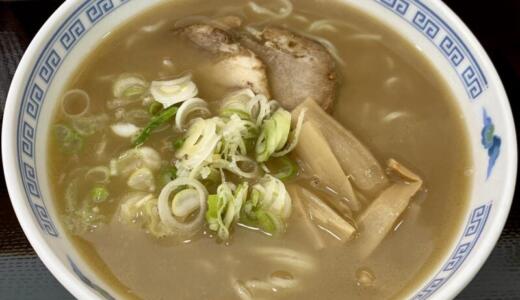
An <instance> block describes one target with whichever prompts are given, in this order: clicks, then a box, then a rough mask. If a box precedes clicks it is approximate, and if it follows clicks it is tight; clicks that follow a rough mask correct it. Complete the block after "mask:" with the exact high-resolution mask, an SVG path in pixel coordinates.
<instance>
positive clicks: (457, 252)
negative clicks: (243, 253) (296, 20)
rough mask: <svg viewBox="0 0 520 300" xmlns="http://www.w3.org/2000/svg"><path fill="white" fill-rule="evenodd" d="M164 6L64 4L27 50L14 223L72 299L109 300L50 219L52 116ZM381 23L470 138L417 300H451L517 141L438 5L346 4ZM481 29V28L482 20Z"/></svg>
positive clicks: (8, 156)
mask: <svg viewBox="0 0 520 300" xmlns="http://www.w3.org/2000/svg"><path fill="white" fill-rule="evenodd" d="M161 1H162V0H67V1H66V2H65V3H64V4H63V5H62V6H61V7H60V8H59V9H58V10H57V11H56V12H55V13H54V14H53V15H52V16H51V17H50V18H49V20H48V21H47V22H46V23H45V25H44V26H43V27H42V29H41V30H40V32H38V34H37V35H36V37H35V38H34V40H33V41H32V43H31V45H30V46H29V48H28V49H27V51H26V53H25V55H24V57H23V59H22V61H21V62H20V65H19V67H18V70H17V71H16V74H15V77H14V79H13V82H12V85H11V89H10V91H9V96H8V99H7V104H6V108H5V113H4V121H3V128H2V157H3V164H4V173H5V178H6V181H7V186H8V189H9V194H10V196H11V201H12V204H13V207H14V209H15V211H16V215H17V216H18V219H19V221H20V223H21V225H22V227H23V230H24V232H25V234H26V235H27V237H28V239H29V241H30V242H31V244H32V246H33V247H34V249H35V250H36V252H37V253H38V255H39V256H40V258H41V259H42V261H43V262H44V263H45V265H46V266H47V267H48V268H49V270H50V271H51V272H52V273H53V274H54V276H56V278H57V279H58V280H59V281H60V282H61V283H62V284H63V285H64V286H65V287H66V288H67V289H68V290H69V291H70V292H71V293H72V294H73V295H74V296H76V297H77V298H80V299H103V298H106V299H113V298H114V297H117V295H116V294H115V293H114V291H113V290H111V289H110V287H109V286H107V285H106V284H105V283H103V282H102V281H101V280H100V279H99V278H97V277H96V275H95V274H94V273H92V272H91V270H90V268H89V267H88V266H87V265H86V264H85V263H84V262H83V261H82V260H81V259H80V257H79V256H78V255H77V253H76V252H75V250H74V249H73V247H72V246H71V243H70V242H69V241H68V240H67V239H66V238H65V235H64V231H63V228H61V226H60V224H59V222H58V221H57V219H56V212H55V210H54V205H53V202H52V201H51V194H50V191H49V182H48V179H47V176H46V173H47V172H46V167H47V166H46V157H47V147H46V139H47V133H48V130H49V125H50V119H51V112H52V110H53V107H54V106H55V104H56V99H58V97H57V96H58V95H59V94H60V93H61V91H62V90H63V89H64V86H65V84H66V83H67V78H68V77H69V76H70V75H71V74H72V72H73V71H74V69H75V68H76V66H77V65H78V63H79V62H80V61H81V60H82V59H83V58H85V56H86V55H88V54H89V53H90V52H91V51H92V50H93V49H94V48H95V47H96V46H97V44H98V43H99V42H100V41H101V40H102V39H103V37H104V36H105V35H106V34H107V33H109V32H110V31H111V30H113V29H114V28H115V27H117V26H118V25H120V24H122V23H124V22H126V21H127V20H129V19H131V18H132V16H134V15H137V14H139V13H140V12H142V11H143V10H146V9H147V8H149V7H151V6H154V5H156V4H157V3H159V2H161ZM343 1H345V2H347V3H349V4H350V5H352V6H355V7H357V8H359V9H361V10H362V11H365V12H366V13H367V14H368V15H372V16H374V17H375V18H377V19H379V20H381V21H382V22H384V23H385V24H386V25H387V26H389V27H391V28H393V29H395V30H396V31H397V32H399V33H400V34H401V35H402V36H404V37H406V38H407V39H408V40H410V41H411V42H413V43H414V44H415V45H416V46H417V48H419V49H421V51H423V52H424V54H425V55H426V56H427V57H428V58H429V59H430V60H431V61H432V62H433V63H434V65H435V67H436V68H438V69H439V70H440V71H442V74H443V76H444V79H445V81H446V82H447V83H448V84H449V86H450V88H451V89H452V91H453V94H454V95H455V96H456V99H457V101H458V106H459V107H460V109H461V111H462V112H463V114H464V117H465V120H466V126H467V128H468V129H469V133H470V141H471V149H472V155H473V159H474V164H475V173H474V182H473V189H472V192H471V203H470V205H469V208H468V210H467V212H466V213H465V216H464V218H465V219H466V220H467V221H465V222H464V224H463V225H462V226H461V227H460V228H458V229H457V230H458V232H459V233H458V238H457V239H456V240H454V241H453V243H452V245H451V251H450V253H449V255H447V256H446V258H445V259H444V263H443V264H441V265H439V266H438V267H437V268H436V271H435V272H433V273H432V274H431V276H430V278H429V279H428V280H426V281H425V282H424V283H423V284H422V286H421V287H420V288H419V289H418V290H416V291H414V292H413V293H412V294H410V295H409V297H410V298H413V299H427V298H428V299H443V300H444V299H449V298H453V297H455V296H456V295H457V293H459V292H460V291H461V289H462V288H464V286H466V284H467V283H468V282H469V281H470V280H471V279H472V278H473V276H474V275H475V274H476V273H477V271H478V270H479V269H480V267H481V266H482V264H483V263H484V261H485V260H486V258H487V257H488V255H489V254H490V252H491V250H492V248H493V247H494V245H495V243H496V241H497V239H498V237H499V235H500V232H501V231H502V228H503V226H504V223H505V221H506V218H507V215H508V212H509V208H510V205H511V200H512V197H513V191H514V185H515V180H516V168H517V149H516V135H515V127H514V124H513V119H512V115H511V110H510V107H509V103H508V99H507V96H506V94H505V92H504V88H503V86H502V83H501V81H500V79H499V77H498V75H497V73H496V71H495V68H494V67H493V65H492V63H491V61H490V60H489V58H488V56H487V55H486V53H485V52H484V50H483V49H482V47H481V46H480V44H479V43H478V41H477V40H476V39H475V37H474V36H473V35H472V34H471V32H470V31H469V30H468V28H466V26H465V25H464V24H463V23H462V22H461V21H460V20H459V19H458V18H457V16H456V15H455V14H454V13H453V12H452V11H451V10H450V9H449V8H448V7H446V6H445V5H444V4H443V3H442V2H441V1H437V0H343ZM484 21H485V20H484Z"/></svg>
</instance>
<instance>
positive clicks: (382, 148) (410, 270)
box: [49, 0, 472, 299]
mask: <svg viewBox="0 0 520 300" xmlns="http://www.w3.org/2000/svg"><path fill="white" fill-rule="evenodd" d="M262 5H263V6H266V7H270V8H273V9H274V8H276V7H279V6H280V2H277V1H265V2H262ZM226 15H234V16H239V17H241V18H242V19H243V22H244V23H245V24H243V25H248V24H256V25H258V24H259V23H260V24H261V25H262V26H263V25H267V24H275V25H281V26H284V27H287V28H288V29H290V30H292V31H295V32H300V33H303V34H308V35H312V36H314V37H319V38H324V39H326V40H328V41H329V42H330V43H332V44H333V45H334V46H335V48H336V49H337V55H338V56H339V57H340V58H341V60H342V61H341V62H340V61H337V62H336V68H337V71H338V75H339V76H338V77H339V82H340V83H339V89H338V93H337V97H336V102H335V105H334V107H333V109H332V115H333V116H334V118H335V119H336V120H338V121H339V122H340V123H341V124H342V125H344V126H345V127H346V128H348V129H349V130H350V131H351V132H352V133H354V134H355V135H356V137H357V138H358V139H360V140H361V141H362V142H363V143H364V144H365V145H366V146H367V148H368V149H370V150H371V152H372V153H373V154H374V155H375V157H376V158H377V160H378V161H379V162H380V163H381V164H385V163H386V161H387V160H388V159H390V158H395V159H396V160H398V161H399V162H401V163H403V164H404V165H406V166H407V167H408V168H410V169H411V170H413V171H414V172H415V173H417V174H418V175H419V176H420V177H421V178H422V180H423V181H424V185H423V186H422V188H421V190H420V192H419V193H418V194H417V195H415V196H414V198H413V199H412V201H411V202H410V205H409V206H408V209H407V210H406V211H405V212H404V213H403V215H401V216H400V218H399V219H398V221H397V222H396V223H395V225H394V229H393V230H392V232H391V233H390V234H389V235H388V236H387V237H386V238H385V239H384V240H383V242H382V244H381V245H380V246H379V247H378V248H377V249H376V250H375V252H374V253H373V254H372V255H370V256H369V257H368V258H366V259H361V257H360V256H359V254H358V253H357V252H356V251H355V248H356V243H357V242H358V239H354V240H353V241H350V242H345V243H337V242H335V241H334V238H333V237H332V236H330V235H327V234H323V237H324V239H325V240H326V244H327V245H329V246H327V247H325V248H324V249H321V250H315V247H314V245H313V241H312V240H311V239H309V234H308V232H307V231H308V227H306V225H305V224H304V221H303V220H302V219H301V215H299V214H298V213H297V212H293V214H292V216H291V218H290V219H289V220H288V222H287V230H286V232H285V233H284V234H283V235H281V236H279V237H269V236H267V235H264V234H261V233H259V232H256V231H252V230H246V229H244V228H241V227H240V226H238V227H236V228H235V229H234V231H233V232H232V238H231V239H230V240H229V241H227V242H217V241H216V239H215V238H214V237H212V234H211V233H210V231H208V230H207V229H204V230H201V232H200V233H198V234H197V235H195V236H193V237H190V238H189V239H186V240H183V241H178V239H174V238H168V237H167V238H163V239H157V238H154V237H153V236H150V235H149V234H147V233H146V232H145V231H143V230H139V229H138V228H136V227H133V226H128V225H126V224H122V223H121V222H120V221H119V218H118V215H117V210H118V207H119V205H120V204H121V203H120V202H119V201H120V199H121V198H122V197H123V196H124V195H125V194H127V193H128V192H129V188H128V187H127V186H126V181H125V180H123V179H117V178H114V179H113V180H111V182H110V183H109V184H108V186H107V188H108V190H109V192H110V196H109V201H108V202H105V203H103V204H100V206H99V209H100V210H101V211H102V212H103V214H104V216H105V220H104V222H105V224H104V225H101V226H99V227H97V228H95V230H89V231H86V232H83V233H81V234H72V233H69V235H70V238H71V240H72V241H73V242H74V244H75V245H76V247H77V250H78V251H79V252H80V253H81V255H82V257H83V258H84V259H85V260H86V261H87V262H88V264H89V265H90V267H91V268H92V269H93V270H94V271H95V272H96V273H98V274H99V275H100V276H101V278H103V279H104V280H105V281H106V282H107V283H108V284H109V285H110V286H111V287H112V288H113V289H114V290H115V291H117V292H118V293H120V294H121V296H124V297H128V298H136V299H240V298H239V296H238V295H237V293H236V290H235V289H234V288H233V284H234V283H236V282H248V281H249V282H252V281H251V280H254V279H256V280H259V281H262V280H263V281H266V280H267V281H268V280H269V278H270V276H272V274H275V275H276V274H278V275H279V274H285V275H287V274H286V273H289V274H290V275H291V276H292V277H293V278H294V279H295V280H296V282H297V284H296V286H294V287H291V288H275V289H272V288H267V289H262V287H256V288H251V290H253V291H254V292H252V293H253V296H254V297H253V298H256V297H258V298H262V299H318V298H322V299H395V298H401V297H404V296H405V295H406V294H407V293H408V292H410V291H411V290H413V289H414V288H416V287H417V286H418V285H419V284H420V283H421V282H422V281H423V280H425V278H427V276H429V275H431V274H432V272H433V271H434V269H435V267H437V266H438V265H439V263H440V261H441V258H442V257H443V256H444V255H445V254H446V253H447V251H448V247H449V246H450V245H451V243H452V242H453V240H454V236H455V234H456V232H457V229H458V226H459V225H460V223H461V221H462V218H463V212H464V209H465V207H466V203H467V198H468V189H469V186H470V180H471V176H470V175H469V174H470V173H471V172H470V171H471V168H472V160H471V155H470V152H469V144H468V140H467V133H466V129H465V127H464V124H463V120H462V114H461V112H460V111H459V110H458V108H457V107H456V105H455V100H454V99H453V96H452V94H451V92H450V90H449V89H448V87H447V85H446V83H445V82H444V81H443V79H442V78H441V75H440V74H438V73H437V71H436V70H435V69H434V68H433V67H432V66H431V63H430V62H429V61H428V60H427V59H426V58H425V57H424V55H423V53H421V52H420V51H419V50H418V49H417V48H416V47H415V46H414V45H412V44H410V43H409V42H408V41H406V40H405V39H403V38H402V37H400V36H399V35H398V34H396V33H395V32H393V31H391V30H389V29H388V28H386V27H385V26H384V25H382V24H380V23H379V22H378V21H377V20H375V19H373V18H371V17H369V16H366V15H365V14H363V13H361V12H358V11H356V10H354V9H352V8H350V7H347V6H343V5H340V4H338V3H333V2H331V1H318V0H299V1H294V11H293V12H292V14H291V15H290V16H289V17H287V18H284V19H280V20H273V19H272V18H271V19H269V18H268V17H266V16H264V15H260V14H255V13H253V12H252V10H251V9H250V7H249V6H247V3H246V2H244V1H232V0H225V1H218V3H217V1H170V2H168V3H166V4H164V5H161V6H159V7H157V8H154V9H152V10H151V11H147V12H145V13H143V14H142V15H141V16H139V17H137V18H135V19H132V20H131V21H130V22H128V23H127V24H125V25H124V26H122V27H121V28H118V29H117V30H115V31H113V32H111V33H110V34H109V35H107V36H106V37H105V38H104V40H103V41H102V42H101V45H100V46H99V47H97V48H96V49H95V50H94V51H93V52H92V54H91V55H90V56H89V57H88V58H87V59H86V60H85V61H84V62H83V63H82V64H81V65H80V66H79V67H78V69H77V72H76V74H75V75H74V76H73V77H72V78H71V79H70V81H69V83H68V87H67V89H66V90H67V91H68V90H73V89H81V90H83V91H85V92H86V93H87V94H88V95H89V96H90V99H91V103H90V108H89V110H90V113H91V114H102V113H105V114H106V115H107V116H108V118H109V123H112V122H113V121H114V120H115V117H114V110H110V109H109V108H107V102H108V101H110V100H112V99H113V98H114V97H113V95H112V84H113V82H114V80H115V79H116V78H117V77H118V76H119V74H122V73H133V74H140V75H141V76H143V77H144V78H145V79H146V80H148V81H152V80H158V79H171V78H176V77H178V76H179V75H180V74H185V73H187V72H191V73H192V74H193V81H194V82H195V83H196V84H197V86H198V88H199V95H198V97H200V98H202V99H205V100H207V101H208V102H210V103H211V102H212V101H218V100H220V99H222V97H223V96H224V94H225V92H226V91H224V90H222V89H219V88H217V87H216V86H215V85H214V84H212V82H211V80H210V79H208V77H207V76H206V75H207V74H205V70H206V68H207V66H208V65H210V64H211V59H210V57H209V56H208V55H207V54H206V53H205V52H204V51H201V50H197V49H195V48H193V47H190V46H189V45H187V44H186V43H183V42H181V41H179V40H178V39H175V38H173V37H172V29H173V28H174V27H175V24H176V22H178V21H179V20H182V21H181V22H182V23H186V24H190V23H193V22H195V21H197V20H200V18H191V19H190V18H188V19H185V18H186V17H188V16H204V17H209V18H214V17H219V16H226ZM323 19H333V20H336V21H334V22H331V24H336V26H337V27H336V29H337V30H336V31H334V30H329V29H327V28H322V29H320V30H313V31H311V30H309V26H310V24H312V23H313V22H314V21H319V20H323ZM342 22H343V23H342ZM177 24H179V23H177ZM150 25H152V26H150ZM155 25H156V26H155ZM135 107H136V109H137V108H142V109H144V110H145V111H147V108H146V107H139V106H135ZM67 120H68V119H67V117H66V116H65V115H64V114H63V113H62V112H61V110H59V109H57V110H56V114H55V117H54V121H55V123H66V122H67ZM136 122H139V121H136ZM146 122H147V120H142V123H143V124H138V125H139V126H144V124H146ZM172 137H173V134H172V131H171V130H170V129H169V128H165V129H164V130H162V131H160V132H154V133H153V134H152V135H151V137H150V139H149V140H148V141H147V142H146V145H148V146H151V147H152V148H154V149H156V150H157V151H158V152H159V153H160V154H161V157H162V158H163V159H164V160H171V159H173V154H174V149H173V148H172V147H171V140H172ZM50 140H51V142H50V143H49V147H50V152H49V153H50V155H49V166H50V178H51V182H52V184H53V190H54V194H55V199H56V200H55V201H56V204H57V207H58V212H59V213H60V214H61V215H65V214H66V213H67V211H66V205H67V204H66V200H65V191H66V188H67V184H68V183H69V182H68V179H67V178H69V177H70V176H71V175H70V174H71V173H72V172H74V170H77V169H78V168H82V167H83V168H87V169H88V168H91V167H93V166H99V165H108V164H109V161H110V160H111V159H113V158H115V157H117V156H118V155H119V154H120V153H122V152H124V151H126V150H128V149H130V148H132V147H133V146H132V143H131V140H129V139H123V138H119V137H117V136H114V135H113V133H112V132H111V131H110V130H109V129H107V130H104V131H101V133H98V134H95V135H92V136H90V137H88V138H87V139H86V140H85V142H84V149H83V151H82V152H81V153H79V154H75V155H63V153H62V152H61V151H60V149H58V147H59V146H58V145H57V144H56V143H54V142H52V141H53V139H52V138H51V139H50ZM102 145H104V146H102ZM292 157H293V158H295V159H298V157H296V156H295V155H294V154H293V156H292ZM295 182H297V183H300V184H302V185H304V186H306V187H307V188H309V189H313V190H316V189H315V186H314V182H313V178H309V177H306V176H304V175H302V176H300V177H299V178H297V179H296V180H295ZM78 189H79V193H86V192H87V190H86V189H87V187H85V186H83V187H78ZM156 193H157V191H156ZM315 193H316V194H318V195H320V196H321V197H331V199H333V198H334V197H336V196H334V195H333V193H332V192H330V191H327V189H321V190H316V191H315ZM332 201H334V200H332ZM369 202H370V200H364V201H361V203H362V206H363V207H366V206H367V205H368V204H369ZM355 214H356V213H354V215H355ZM354 217H355V216H354ZM63 223H64V224H65V227H66V226H67V224H66V221H65V220H64V221H63ZM360 234H361V235H362V234H363V232H361V233H360ZM278 248H280V249H286V250H288V251H295V252H296V253H300V254H301V255H304V256H305V257H309V260H310V261H311V262H312V263H311V264H310V265H305V264H304V265H301V264H297V265H293V264H288V263H287V262H286V261H283V260H277V259H273V256H275V257H279V256H280V255H278V254H273V253H270V252H269V251H267V250H265V249H278ZM262 251H263V252H262ZM265 251H267V253H266V252H265ZM276 251H278V250H276ZM291 253H292V252H291ZM282 256H283V255H282ZM298 261H300V260H298ZM244 299H245V298H244Z"/></svg>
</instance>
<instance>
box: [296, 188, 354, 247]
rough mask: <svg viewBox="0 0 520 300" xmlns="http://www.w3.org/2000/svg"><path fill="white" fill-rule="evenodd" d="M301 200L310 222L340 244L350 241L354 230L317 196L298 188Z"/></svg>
mask: <svg viewBox="0 0 520 300" xmlns="http://www.w3.org/2000/svg"><path fill="white" fill-rule="evenodd" d="M299 194H300V195H301V198H300V199H301V200H302V203H303V206H304V207H305V209H306V210H307V213H308V214H309V216H310V219H311V221H312V222H313V223H314V224H316V226H318V227H319V228H321V229H322V230H324V231H326V232H328V233H329V234H330V235H332V236H333V237H334V238H336V239H337V240H339V241H341V242H346V241H350V240H351V239H352V238H353V236H354V234H355V233H356V228H355V227H354V226H353V225H352V224H350V223H349V222H347V221H346V220H345V219H344V218H343V217H342V216H340V215H339V214H338V213H337V212H335V211H334V210H333V209H332V208H330V207H329V206H328V205H327V204H325V203H324V202H323V201H322V200H321V199H320V198H319V197H318V196H316V195H314V194H313V193H312V192H310V191H309V190H307V189H305V188H303V187H300V192H299Z"/></svg>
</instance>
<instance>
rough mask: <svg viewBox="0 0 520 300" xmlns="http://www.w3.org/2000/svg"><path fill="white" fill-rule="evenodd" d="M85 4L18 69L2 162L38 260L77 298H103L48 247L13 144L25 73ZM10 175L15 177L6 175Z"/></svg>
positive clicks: (47, 27)
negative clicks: (31, 207) (28, 201)
mask: <svg viewBox="0 0 520 300" xmlns="http://www.w3.org/2000/svg"><path fill="white" fill-rule="evenodd" d="M81 1H83V0H66V1H65V2H63V3H62V4H61V5H60V6H59V7H58V8H57V9H56V10H55V11H54V12H53V13H52V15H51V16H50V17H49V18H48V19H47V20H46V21H45V23H44V24H43V26H42V27H41V28H40V29H39V30H38V32H37V33H36V35H35V36H34V38H33V39H32V40H31V42H30V43H29V46H28V47H27V49H26V50H25V52H24V54H23V56H22V59H21V60H20V63H19V64H18V66H17V68H16V72H15V74H14V76H13V79H12V81H11V85H10V87H9V92H8V94H7V99H6V103H5V108H4V116H3V121H2V163H3V167H4V178H5V181H6V186H7V190H8V193H9V198H10V199H11V204H12V206H13V209H14V211H15V214H16V217H17V219H18V222H20V225H21V227H22V230H23V232H24V233H25V236H26V237H27V239H28V240H29V243H30V244H31V246H32V247H33V248H34V251H35V252H36V254H37V255H38V257H39V258H40V259H41V260H42V262H43V264H44V265H45V266H46V267H47V269H48V270H49V271H50V272H51V273H52V275H53V276H54V277H55V278H56V279H57V280H58V281H59V282H60V283H61V285H62V286H63V287H65V289H67V290H68V291H69V292H70V293H71V294H72V295H73V296H74V297H75V298H77V299H85V298H86V299H99V295H97V294H96V293H94V292H93V291H92V290H91V289H89V288H88V287H87V286H86V285H85V284H84V283H83V282H82V281H81V280H80V279H79V278H78V277H77V276H76V274H74V273H73V272H72V270H70V269H68V268H67V267H66V266H65V264H63V263H62V262H61V260H60V259H59V258H58V256H57V255H56V254H55V253H54V252H53V251H52V249H51V247H50V246H49V245H48V244H47V241H46V240H45V238H44V237H43V232H42V231H41V230H40V228H39V227H38V226H37V224H36V222H35V221H34V220H33V219H32V216H31V215H30V214H31V212H30V211H29V208H28V207H27V205H26V203H25V201H24V199H25V198H26V197H25V195H24V194H23V192H22V188H21V185H22V184H21V182H20V180H19V170H18V168H17V167H16V163H15V161H16V160H15V159H13V158H15V157H16V156H17V153H16V150H15V147H14V145H13V144H12V143H11V141H14V140H15V138H16V130H14V125H13V124H15V122H16V120H17V112H18V108H19V99H21V98H22V90H23V89H22V88H21V87H23V85H24V81H23V80H24V76H25V75H26V74H25V73H26V72H27V70H30V68H31V64H32V63H33V60H34V58H35V57H37V56H38V54H39V52H40V50H41V48H42V47H43V46H44V45H45V42H46V39H47V38H48V36H50V35H51V34H52V29H53V26H54V25H55V24H57V23H59V22H60V21H62V20H63V18H64V17H65V16H66V13H67V12H68V11H69V10H71V9H73V8H74V7H75V6H76V5H79V4H80V3H81ZM8 174H9V175H13V176H12V177H8V176H6V175H8Z"/></svg>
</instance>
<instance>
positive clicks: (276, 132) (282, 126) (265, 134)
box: [256, 108, 291, 162]
mask: <svg viewBox="0 0 520 300" xmlns="http://www.w3.org/2000/svg"><path fill="white" fill-rule="evenodd" d="M290 130H291V114H290V113H289V112H288V111H286V110H285V109H283V108H279V109H278V110H276V112H275V113H274V114H273V115H272V116H271V117H270V118H268V119H266V120H264V121H263V124H262V132H261V134H260V136H259V137H258V141H257V143H256V160H257V161H258V162H265V161H267V160H268V159H269V157H271V155H273V154H274V153H275V152H276V151H277V150H281V149H283V147H284V146H285V144H286V143H287V139H288V138H289V132H290Z"/></svg>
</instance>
